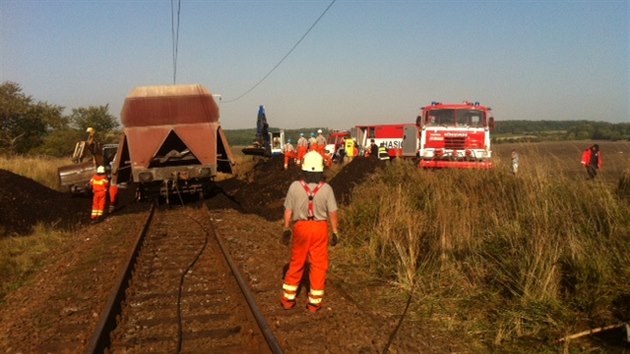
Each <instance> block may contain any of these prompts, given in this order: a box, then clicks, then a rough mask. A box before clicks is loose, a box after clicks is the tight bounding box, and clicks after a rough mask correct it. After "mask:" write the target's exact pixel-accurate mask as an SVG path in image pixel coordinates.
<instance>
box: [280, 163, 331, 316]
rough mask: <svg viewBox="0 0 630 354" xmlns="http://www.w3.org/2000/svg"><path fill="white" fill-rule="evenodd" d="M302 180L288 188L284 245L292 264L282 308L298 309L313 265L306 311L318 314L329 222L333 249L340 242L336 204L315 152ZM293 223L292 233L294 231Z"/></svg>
mask: <svg viewBox="0 0 630 354" xmlns="http://www.w3.org/2000/svg"><path fill="white" fill-rule="evenodd" d="M302 171H303V173H302V179H301V180H299V181H294V182H293V183H292V184H291V185H290V186H289V191H288V192H287V197H286V199H285V202H284V208H285V209H284V232H283V233H282V243H284V244H285V245H289V243H290V242H291V238H292V237H293V244H292V245H291V261H290V263H289V269H288V271H287V273H286V275H285V277H284V284H283V285H282V289H283V294H282V299H281V304H282V307H283V308H284V309H285V310H288V309H291V308H293V307H294V306H295V298H296V295H297V291H298V287H299V285H300V281H301V280H302V275H303V273H304V268H305V264H306V262H307V261H309V262H310V268H309V281H310V291H309V294H308V303H307V306H306V307H307V309H308V310H309V311H310V312H317V311H318V310H319V309H320V308H321V306H322V298H323V296H324V286H325V283H326V272H327V271H328V244H329V240H328V222H327V219H328V218H330V225H331V227H332V232H333V233H332V238H331V239H330V245H331V246H335V245H336V244H337V241H338V236H337V232H338V217H337V201H336V200H335V194H334V192H333V189H332V187H331V186H330V185H329V184H327V183H326V182H324V180H323V179H324V176H323V172H324V160H323V158H322V156H321V155H320V154H319V153H317V152H314V151H311V152H308V153H307V154H306V155H305V156H304V163H303V164H302ZM291 221H293V230H291V228H290V226H291Z"/></svg>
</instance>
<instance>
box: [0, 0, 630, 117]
mask: <svg viewBox="0 0 630 354" xmlns="http://www.w3.org/2000/svg"><path fill="white" fill-rule="evenodd" d="M628 3H629V2H628V1H627V0H621V1H589V0H585V1H558V0H541V1H500V0H494V1H448V0H446V1H439V0H433V1H430V0H427V1H422V0H418V1H390V0H373V1H359V0H354V1H352V0H337V1H336V2H335V3H334V5H333V6H332V7H331V8H330V10H329V11H328V12H327V13H326V14H325V16H324V17H323V18H322V19H321V20H320V21H319V23H318V24H317V26H315V28H314V29H313V30H312V31H311V32H310V34H309V35H308V36H307V37H306V38H305V39H304V40H303V41H302V42H301V43H300V45H299V46H298V47H297V48H296V49H295V51H293V53H292V54H291V55H290V56H289V57H288V58H287V59H286V60H285V61H284V62H283V63H282V64H281V65H280V66H279V67H278V68H277V69H276V70H275V71H274V72H273V73H272V74H271V75H270V76H269V77H268V78H267V79H266V80H264V81H263V82H262V83H261V84H260V85H259V86H258V87H257V88H256V89H254V90H253V91H252V92H251V93H249V94H247V95H246V96H244V97H242V98H240V99H238V100H236V101H232V102H227V101H230V100H234V99H235V98H237V97H238V96H240V95H242V94H243V93H244V92H246V91H247V90H249V89H250V88H251V87H252V86H253V85H255V84H256V83H257V82H258V81H259V80H260V79H262V78H263V77H264V76H265V75H266V74H267V73H268V72H269V71H270V70H271V69H272V68H273V67H274V65H276V64H277V63H278V62H279V61H280V59H282V57H283V56H285V55H286V54H287V52H288V51H289V50H290V49H291V48H292V47H293V46H294V45H295V43H296V42H297V41H298V40H299V39H300V38H301V37H302V36H303V35H304V33H305V32H306V31H307V30H308V28H309V27H310V26H311V25H312V24H313V23H314V22H315V20H316V19H317V18H318V17H319V16H320V15H321V14H322V12H323V11H324V10H325V9H326V7H327V6H328V5H329V4H330V1H306V0H302V1H257V0H249V1H228V0H222V1H206V0H196V1H189V0H182V1H181V12H180V17H179V45H178V60H177V80H176V82H177V83H178V84H188V83H199V84H202V85H203V86H205V87H206V88H208V89H209V90H210V91H211V92H212V93H215V94H221V95H222V96H223V102H222V103H221V122H222V124H223V126H224V128H226V129H234V128H252V127H255V122H256V113H257V111H258V105H260V104H264V105H265V108H266V112H267V118H268V121H269V124H270V125H271V126H273V127H281V128H300V127H320V126H321V127H327V128H350V127H352V126H354V125H357V124H385V123H406V122H414V121H415V117H416V115H417V113H418V111H419V108H420V107H422V106H423V105H426V104H429V103H430V102H431V101H441V102H461V101H463V100H471V101H479V102H481V103H482V104H486V105H489V106H491V107H492V109H493V112H494V116H495V118H496V119H497V121H501V120H511V119H529V120H543V119H545V120H575V119H587V120H604V121H611V122H630V113H629V111H630V104H629V101H630V93H629V86H630V69H629V68H630V57H629V52H630V40H629V32H630V21H629V19H630V10H629V5H628ZM175 6H177V1H175ZM172 34H173V26H172V12H171V1H170V0H150V1H149V0H140V1H128V0H124V1H106V0H103V1H100V0H67V1H61V0H39V1H34V0H0V65H1V66H0V81H2V82H3V81H7V80H8V81H14V82H17V83H18V84H20V85H21V86H22V89H23V91H24V93H26V94H28V95H31V96H33V97H34V98H35V99H37V100H40V101H46V102H48V103H50V104H56V105H61V106H65V107H66V108H67V112H68V113H69V111H70V109H71V108H78V107H87V106H92V105H95V106H98V105H105V104H109V107H110V112H111V113H112V114H113V115H115V116H117V117H118V116H119V115H120V109H121V107H122V103H123V101H124V98H125V96H126V95H127V94H128V93H129V92H130V91H131V90H132V89H133V88H134V87H136V86H146V85H160V84H172V83H173V36H172Z"/></svg>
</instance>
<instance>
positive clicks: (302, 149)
mask: <svg viewBox="0 0 630 354" xmlns="http://www.w3.org/2000/svg"><path fill="white" fill-rule="evenodd" d="M307 151H308V140H306V138H305V137H304V133H300V138H299V139H298V141H297V164H298V165H299V164H301V163H302V160H303V159H304V155H306V152H307Z"/></svg>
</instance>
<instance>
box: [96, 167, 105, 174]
mask: <svg viewBox="0 0 630 354" xmlns="http://www.w3.org/2000/svg"><path fill="white" fill-rule="evenodd" d="M96 173H98V174H104V173H105V167H103V166H98V167H97V168H96Z"/></svg>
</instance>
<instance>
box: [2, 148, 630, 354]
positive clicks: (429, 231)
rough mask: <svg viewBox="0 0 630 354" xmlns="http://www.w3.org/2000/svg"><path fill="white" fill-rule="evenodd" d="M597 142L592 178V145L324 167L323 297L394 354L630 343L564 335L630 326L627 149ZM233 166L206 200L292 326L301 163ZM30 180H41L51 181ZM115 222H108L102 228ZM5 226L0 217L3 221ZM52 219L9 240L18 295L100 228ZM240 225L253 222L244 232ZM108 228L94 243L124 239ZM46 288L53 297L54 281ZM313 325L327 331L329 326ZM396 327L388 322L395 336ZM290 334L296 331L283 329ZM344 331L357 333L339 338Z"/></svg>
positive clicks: (6, 260) (7, 270)
mask: <svg viewBox="0 0 630 354" xmlns="http://www.w3.org/2000/svg"><path fill="white" fill-rule="evenodd" d="M598 143H599V145H600V147H601V150H602V152H603V158H604V167H603V169H602V171H600V174H599V175H598V177H597V178H596V179H595V180H594V181H591V180H586V172H585V171H584V168H583V167H582V166H581V165H580V156H581V152H582V150H583V149H584V148H586V147H587V146H589V145H590V142H586V141H577V142H543V143H523V144H496V145H495V146H494V156H495V158H494V161H495V164H496V168H495V169H494V170H491V171H456V170H439V171H427V170H418V169H417V168H416V166H415V165H414V164H413V163H411V162H410V161H392V162H390V163H388V164H379V165H376V166H375V165H374V164H373V163H372V162H370V161H372V160H366V159H356V160H355V161H353V162H352V163H351V164H349V165H347V166H345V167H344V168H343V169H341V170H340V169H339V167H335V168H334V169H332V170H330V171H329V172H328V173H327V176H328V177H329V182H330V184H331V185H332V186H333V188H335V193H336V195H337V198H338V200H339V201H340V202H341V203H342V204H341V210H340V218H341V219H340V221H341V243H340V244H339V245H338V246H337V247H336V248H335V249H334V250H333V251H331V268H330V274H329V279H330V286H331V291H330V294H329V295H327V301H328V303H329V304H330V305H328V306H331V308H332V309H333V310H332V312H327V315H326V316H328V317H331V316H332V317H333V318H334V319H335V320H336V321H338V322H339V323H344V324H345V329H346V330H348V329H353V328H354V329H356V330H357V331H359V329H360V328H361V327H360V326H361V321H366V319H365V318H364V316H363V317H361V318H358V317H357V316H356V315H355V314H354V313H353V311H355V310H352V308H351V307H350V305H349V303H352V304H354V306H357V307H358V308H359V309H361V313H363V314H367V317H369V318H372V319H378V320H380V321H383V323H384V324H383V326H384V328H386V329H385V330H384V331H382V332H383V333H379V334H378V335H375V338H377V337H378V340H377V339H374V340H373V342H372V345H371V347H372V348H374V347H375V346H376V345H375V344H374V343H378V344H379V345H380V344H381V343H383V342H387V339H388V338H387V336H388V335H390V337H389V339H390V341H391V346H390V348H391V352H398V353H415V352H432V353H442V352H468V353H486V352H501V353H504V352H508V353H531V352H538V353H545V352H548V353H556V352H559V351H563V352H587V351H589V352H611V353H617V352H624V351H625V352H628V351H629V349H628V344H624V343H623V342H622V341H621V340H620V339H619V338H620V335H619V333H616V332H615V331H610V332H607V334H603V335H601V336H587V337H585V338H581V339H577V340H573V341H570V342H568V343H567V342H564V343H558V342H557V340H558V339H559V338H562V337H564V336H567V335H570V334H572V333H577V332H581V331H583V330H586V329H589V328H597V327H600V326H605V325H611V324H619V323H622V322H628V321H630V285H629V284H630V281H628V280H629V279H630V267H628V266H627V265H628V264H630V206H629V205H628V204H629V203H628V201H629V200H630V199H629V197H630V196H628V195H626V194H624V193H621V192H620V191H623V190H626V189H623V188H620V185H619V184H620V181H621V180H622V178H623V176H627V174H628V171H630V160H629V159H630V143H629V142H603V141H602V142H598ZM512 149H516V150H517V151H518V152H519V154H520V162H521V166H520V170H519V173H518V175H517V176H513V175H512V174H511V173H510V170H509V157H510V152H511V151H512ZM239 161H240V162H242V163H241V167H239V169H238V170H237V175H238V176H239V178H240V179H239V180H238V181H234V180H230V179H225V178H226V177H227V176H222V178H221V181H219V186H220V187H221V188H222V190H223V192H224V193H225V195H224V194H218V195H216V196H215V197H213V198H212V199H209V200H208V205H209V206H210V207H211V208H215V209H217V210H226V209H235V210H236V211H223V213H225V215H224V216H223V218H228V217H230V218H233V220H238V221H237V222H238V223H236V224H234V225H240V226H238V227H227V226H226V229H225V230H224V233H225V234H226V235H227V234H228V233H230V232H231V233H233V234H234V235H233V238H231V239H230V240H229V242H231V243H232V244H233V245H237V246H238V245H241V244H247V245H249V246H247V247H236V248H235V251H236V252H237V255H236V258H237V259H242V260H243V263H242V264H241V266H243V267H245V268H246V271H248V272H250V274H252V276H253V277H254V278H255V279H257V281H258V282H259V283H260V284H264V286H263V287H262V288H263V289H264V291H262V290H261V292H260V293H259V294H258V296H260V297H261V298H262V299H258V301H259V302H262V303H263V305H262V306H263V307H265V308H267V309H268V310H267V311H268V312H269V313H270V314H271V316H272V318H277V319H278V320H279V321H288V320H289V319H288V318H287V317H286V315H283V314H277V313H276V312H275V311H278V309H277V307H278V306H277V303H276V302H275V301H276V300H277V291H276V290H278V289H279V288H278V286H279V283H278V282H279V280H278V278H277V274H276V270H277V269H280V268H281V265H282V260H283V259H284V258H285V257H286V250H285V249H284V248H282V246H280V245H279V244H278V241H277V235H279V234H280V232H281V225H280V223H279V222H278V219H279V217H280V215H282V198H283V197H284V193H286V187H287V186H288V183H290V181H291V180H293V179H295V178H297V176H298V175H299V173H298V171H297V170H289V171H283V170H282V168H281V166H282V164H281V162H280V161H279V160H277V159H276V160H271V161H269V162H267V163H265V164H256V161H255V159H252V158H249V157H243V156H239ZM44 163H45V164H48V165H47V166H48V167H47V168H43V170H50V169H53V170H54V168H56V166H54V165H55V163H52V164H50V161H44ZM37 164H38V163H37V162H36V161H35V160H27V161H26V162H25V163H20V161H19V160H11V161H10V162H9V163H6V164H5V165H3V166H2V167H0V168H2V169H10V168H11V166H22V168H23V171H21V172H20V174H25V175H28V173H29V171H38V172H37V175H40V176H51V174H49V173H46V172H41V171H40V170H39V169H34V168H31V169H29V168H24V166H28V165H31V166H34V165H37ZM375 169H376V170H375ZM5 175H7V178H10V179H11V181H14V182H15V181H16V178H14V177H11V176H9V175H8V173H5ZM52 175H54V173H52ZM28 177H32V178H33V179H36V180H37V181H39V183H44V182H45V181H47V180H50V178H51V177H44V178H41V177H36V176H28ZM7 181H8V182H7V183H9V182H10V181H9V179H7ZM20 181H21V183H24V184H23V186H24V187H23V188H22V190H21V191H20V193H13V192H11V190H9V189H6V188H5V189H4V190H3V192H8V193H9V194H11V193H13V194H11V197H12V198H14V197H15V196H16V195H19V196H20V198H24V199H29V200H33V201H34V200H36V199H38V198H37V196H39V195H43V193H44V192H42V191H40V190H39V189H35V188H33V189H32V190H33V191H35V192H36V193H35V194H31V193H30V190H31V189H29V188H31V187H32V186H31V184H33V183H34V182H32V181H31V182H30V183H27V182H28V181H25V180H20ZM355 184H356V186H355ZM29 186H30V187H29ZM352 187H354V188H352ZM627 190H630V188H628V189H627ZM46 193H48V192H46ZM2 195H4V194H2ZM47 195H48V194H47ZM226 196H229V198H227V197H226ZM48 199H50V201H54V205H49V206H45V205H44V204H45V203H46V200H41V201H38V202H39V203H40V204H41V205H42V206H41V207H38V209H41V210H45V209H59V208H55V206H56V205H61V204H65V203H69V202H70V200H68V201H64V200H62V199H61V196H59V195H57V194H52V193H51V194H50V197H48ZM78 202H79V203H78V205H77V206H76V208H75V207H73V209H72V210H74V212H81V213H82V214H81V215H84V216H86V217H87V213H88V209H89V200H83V201H81V200H79V201H78ZM83 204H84V205H85V206H83ZM9 205H10V203H9ZM38 205H39V204H38ZM67 205H68V206H66V208H68V210H69V208H70V207H69V204H67ZM13 207H14V208H16V206H13ZM31 209H32V205H31V206H29V205H28V203H27V205H25V206H24V210H18V211H19V213H18V212H17V211H16V213H15V214H16V215H25V214H33V215H37V213H32V212H29V210H31ZM84 209H85V210H84ZM3 210H4V209H3ZM9 211H14V210H9ZM66 212H67V211H66ZM250 214H257V215H255V216H251V215H250ZM127 216H132V215H127ZM127 216H124V217H127ZM55 217H58V216H57V215H56V214H55ZM51 220H52V219H51ZM115 220H116V217H113V218H112V219H111V220H106V222H105V225H110V224H108V222H110V221H111V222H115ZM4 222H11V221H10V220H5V221H3V223H4ZM34 222H35V221H30V219H29V223H31V224H32V223H34ZM25 225H26V224H25ZM245 225H247V226H245ZM9 226H10V225H8V224H7V225H5V224H0V227H2V228H4V229H10V228H9ZM57 226H59V225H57ZM110 227H111V226H110ZM57 228H58V227H54V226H50V225H47V226H45V227H44V226H43V225H41V224H40V225H39V226H37V227H36V228H35V229H34V230H35V231H34V233H33V234H32V235H31V236H26V237H11V238H5V239H1V240H0V242H1V243H0V256H2V257H1V258H2V259H3V261H2V262H0V269H2V270H3V274H4V275H5V277H4V278H3V282H2V284H0V285H2V287H0V294H1V295H3V296H4V294H5V293H9V294H10V293H12V292H17V291H22V292H23V293H21V294H22V295H24V296H22V297H21V298H28V299H31V300H32V299H35V300H32V301H35V302H37V300H36V299H37V296H36V295H37V294H35V293H33V292H28V287H27V286H28V284H29V279H30V278H31V277H38V276H41V279H44V280H40V282H39V283H37V284H41V283H42V282H43V284H48V283H49V280H48V278H50V277H48V276H47V275H45V274H38V269H40V267H45V266H46V264H49V263H54V262H56V261H57V260H56V259H52V258H51V257H50V256H49V255H50V254H59V251H58V250H59V249H64V248H66V249H67V248H70V247H72V245H71V244H69V243H68V242H72V240H81V239H84V236H83V233H85V232H86V231H85V230H86V229H87V230H88V231H87V232H89V233H94V232H98V231H97V229H96V228H84V225H81V224H80V223H77V224H74V225H73V226H72V227H70V228H68V229H66V231H64V232H67V234H64V233H61V234H59V233H57V232H58V231H57ZM242 230H252V231H251V232H250V233H248V234H247V235H243V234H241V232H244V231H242ZM257 230H258V231H257ZM260 230H264V232H263V231H260ZM61 231H63V230H61ZM103 232H104V233H106V230H103ZM71 234H73V235H74V236H70V235H71ZM110 236H111V235H108V236H107V237H105V236H104V235H101V236H99V237H102V238H103V240H106V239H108V238H110V239H111V238H115V237H110ZM92 239H93V240H97V239H100V238H97V237H92ZM94 242H97V241H94ZM98 242H100V241H98ZM103 242H104V241H103ZM250 243H251V245H256V246H255V247H253V246H251V245H250ZM107 247H110V246H107ZM83 248H86V252H88V251H89V249H88V248H87V246H84V247H83ZM69 257H74V258H76V257H81V252H79V251H76V252H67V253H63V256H62V257H61V260H63V261H64V262H68V260H67V258H69ZM64 264H65V263H64ZM248 267H249V268H248ZM62 268H63V267H62ZM48 274H50V273H48ZM81 274H82V273H81ZM86 276H88V275H86ZM89 276H92V275H89ZM53 278H54V277H53ZM7 280H8V282H7ZM24 284H26V285H27V286H23V289H21V290H20V289H18V290H16V289H17V288H18V287H20V286H22V285H24ZM48 285H49V286H48V288H50V289H53V290H51V291H58V290H54V289H59V286H53V284H52V283H51V284H48ZM38 286H41V285H38ZM261 286H262V285H261ZM36 291H38V290H36ZM59 291H60V290H59ZM8 297H9V298H11V296H10V295H9V296H8ZM18 298H20V297H18ZM17 301H18V303H20V301H21V300H17ZM39 302H40V303H46V302H45V301H39ZM11 303H12V302H11V301H9V302H7V304H8V305H7V307H5V311H6V312H5V314H6V313H8V314H10V315H11V316H13V314H11V312H10V311H8V309H9V306H10V304H11ZM342 303H343V304H344V307H343V308H342V307H341V304H342ZM0 304H1V302H0ZM20 306H22V305H20ZM24 306H26V305H24ZM346 307H347V308H346ZM0 310H2V306H0ZM329 311H330V310H329ZM33 312H34V313H36V312H37V311H33ZM401 314H402V316H401ZM29 316H34V317H35V318H37V317H36V314H29ZM274 316H275V317H274ZM19 317H23V315H20V316H16V318H19ZM293 317H295V318H294V320H295V321H298V322H299V321H304V319H301V317H299V316H297V315H295V316H293ZM293 317H291V318H293ZM398 321H400V322H398ZM396 322H398V323H399V324H400V325H399V326H398V325H396ZM7 323H8V325H9V323H10V322H7ZM283 323H284V322H283ZM322 323H328V322H322ZM392 323H393V325H392ZM370 326H372V324H370ZM289 327H290V326H289ZM319 327H321V328H320V329H321V331H322V332H318V333H319V335H322V333H326V332H328V331H331V329H328V330H327V329H326V326H319ZM366 328H367V324H366ZM391 328H395V330H394V331H393V332H392V333H388V331H389V330H391ZM50 332H51V333H54V328H50ZM363 332H365V331H363ZM368 332H369V331H368ZM7 333H8V332H7ZM316 334H317V333H314V335H315V337H316ZM281 335H282V336H285V337H286V338H291V334H290V331H287V332H286V333H284V332H281ZM326 336H327V337H328V338H330V336H331V334H330V333H328V334H326ZM40 337H41V338H45V336H44V335H41V336H40ZM338 337H340V338H338V340H339V341H350V340H351V339H352V338H346V337H347V336H345V335H344V336H342V335H341V333H340V334H339V336H338ZM341 337H343V338H341ZM350 337H351V336H350ZM0 339H1V338H0ZM365 340H366V339H365V338H363V339H361V338H357V339H356V341H359V342H360V341H365ZM1 342H2V341H1V340H0V348H2V343H1ZM291 344H292V345H293V346H294V347H293V348H300V347H299V344H296V343H291ZM320 349H321V348H320ZM296 352H299V350H298V351H296ZM379 352H380V350H379Z"/></svg>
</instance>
